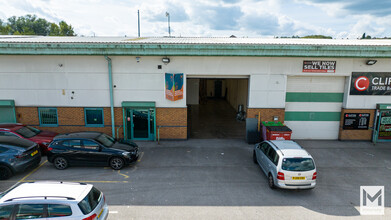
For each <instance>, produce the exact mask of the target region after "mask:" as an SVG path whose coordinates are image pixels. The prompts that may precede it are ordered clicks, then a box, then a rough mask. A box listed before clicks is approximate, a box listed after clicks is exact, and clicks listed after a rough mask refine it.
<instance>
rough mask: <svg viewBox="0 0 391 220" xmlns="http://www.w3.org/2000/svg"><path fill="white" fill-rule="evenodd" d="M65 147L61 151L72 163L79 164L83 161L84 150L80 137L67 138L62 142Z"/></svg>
mask: <svg viewBox="0 0 391 220" xmlns="http://www.w3.org/2000/svg"><path fill="white" fill-rule="evenodd" d="M61 145H62V146H64V147H65V149H64V151H63V152H61V154H62V155H63V156H65V157H66V158H67V159H68V160H69V162H70V163H71V164H79V163H81V161H83V152H81V149H82V144H81V141H80V140H79V139H71V140H65V141H63V142H62V143H61Z"/></svg>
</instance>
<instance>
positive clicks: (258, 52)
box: [0, 42, 391, 59]
mask: <svg viewBox="0 0 391 220" xmlns="http://www.w3.org/2000/svg"><path fill="white" fill-rule="evenodd" d="M0 55H78V56H82V55H90V56H102V55H103V56H234V57H333V58H367V59H368V58H391V46H389V45H387V46H382V45H379V46H376V45H370V46H368V45H273V44H270V45H269V44H255V45H251V44H250V45H237V44H227V45H213V44H103V43H100V44H99V43H84V44H82V43H79V44H77V43H2V42H0Z"/></svg>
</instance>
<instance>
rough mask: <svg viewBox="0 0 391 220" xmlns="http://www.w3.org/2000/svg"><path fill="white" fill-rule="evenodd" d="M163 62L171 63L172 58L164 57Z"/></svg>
mask: <svg viewBox="0 0 391 220" xmlns="http://www.w3.org/2000/svg"><path fill="white" fill-rule="evenodd" d="M162 62H163V63H164V64H167V63H170V58H168V57H164V58H163V59H162Z"/></svg>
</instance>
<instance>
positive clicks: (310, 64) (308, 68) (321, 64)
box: [303, 60, 337, 73]
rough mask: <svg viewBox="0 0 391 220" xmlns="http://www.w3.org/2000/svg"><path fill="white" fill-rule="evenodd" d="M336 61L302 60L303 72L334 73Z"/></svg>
mask: <svg viewBox="0 0 391 220" xmlns="http://www.w3.org/2000/svg"><path fill="white" fill-rule="evenodd" d="M336 66H337V61H309V60H305V61H303V72H312V73H335V67H336Z"/></svg>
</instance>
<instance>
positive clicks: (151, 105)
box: [122, 101, 156, 141]
mask: <svg viewBox="0 0 391 220" xmlns="http://www.w3.org/2000/svg"><path fill="white" fill-rule="evenodd" d="M134 110H148V119H150V117H151V112H150V111H151V110H152V111H154V115H153V122H154V123H153V128H151V127H150V123H148V138H133V137H129V135H128V133H129V132H128V123H131V127H132V130H131V131H130V133H131V136H133V119H130V121H128V120H127V112H128V111H130V112H131V114H133V111H134ZM122 115H123V128H124V129H123V130H124V139H125V140H145V141H156V106H155V102H130V101H123V102H122ZM152 129H153V132H151V130H152Z"/></svg>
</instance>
